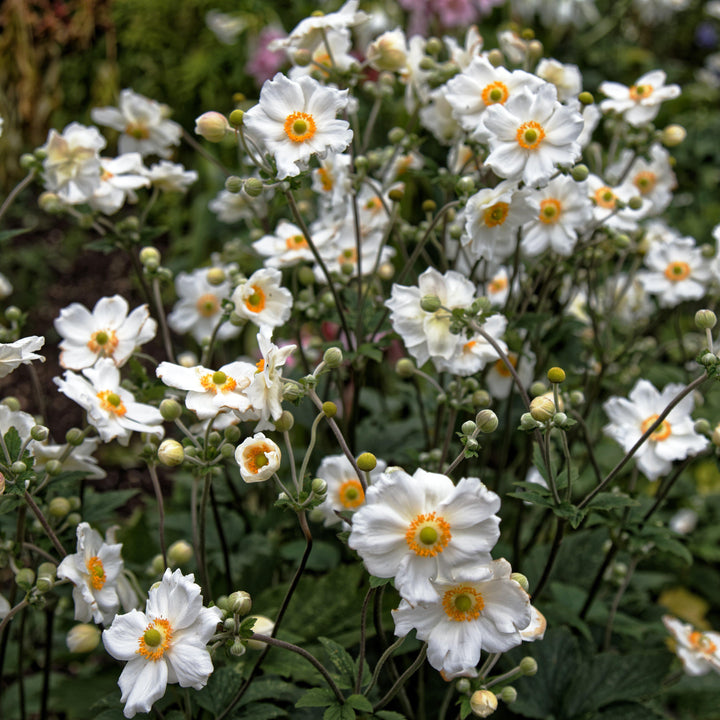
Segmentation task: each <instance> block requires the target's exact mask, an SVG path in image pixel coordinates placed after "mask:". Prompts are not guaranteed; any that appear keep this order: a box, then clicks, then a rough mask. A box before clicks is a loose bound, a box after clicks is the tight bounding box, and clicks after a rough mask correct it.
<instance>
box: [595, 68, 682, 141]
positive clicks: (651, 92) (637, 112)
mask: <svg viewBox="0 0 720 720" xmlns="http://www.w3.org/2000/svg"><path fill="white" fill-rule="evenodd" d="M665 77H666V75H665V73H664V72H663V71H662V70H652V71H651V72H649V73H645V74H644V75H643V76H642V77H640V78H638V80H637V81H636V82H635V84H634V85H631V86H630V87H627V86H625V85H621V84H620V83H617V82H607V81H606V82H603V83H600V92H601V93H603V94H604V95H607V96H608V99H607V100H603V101H602V102H601V103H600V109H601V110H602V111H603V112H604V113H606V112H608V111H611V110H612V111H614V112H616V113H619V114H621V115H622V116H623V117H624V118H625V120H626V121H627V122H628V123H629V124H630V125H632V126H633V127H642V126H643V125H646V124H647V123H649V122H652V121H653V120H654V119H655V117H656V116H657V114H658V112H659V111H660V103H662V102H663V101H665V100H671V99H672V98H676V97H678V96H679V95H680V86H679V85H665Z"/></svg>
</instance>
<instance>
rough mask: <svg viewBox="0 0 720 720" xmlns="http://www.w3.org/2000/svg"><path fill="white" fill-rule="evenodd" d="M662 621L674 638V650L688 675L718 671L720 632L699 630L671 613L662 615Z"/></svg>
mask: <svg viewBox="0 0 720 720" xmlns="http://www.w3.org/2000/svg"><path fill="white" fill-rule="evenodd" d="M662 620H663V623H664V624H665V627H666V628H667V629H668V631H669V632H670V634H671V635H672V636H673V638H674V639H675V652H676V653H677V656H678V657H679V658H680V660H682V664H683V668H684V670H685V672H686V673H687V674H688V675H705V674H707V673H709V672H710V670H714V671H715V672H716V673H720V633H717V632H712V631H706V632H700V631H699V630H696V629H695V628H694V627H693V626H692V625H690V624H688V623H684V622H681V621H680V620H678V619H677V618H674V617H672V616H671V615H663V619H662Z"/></svg>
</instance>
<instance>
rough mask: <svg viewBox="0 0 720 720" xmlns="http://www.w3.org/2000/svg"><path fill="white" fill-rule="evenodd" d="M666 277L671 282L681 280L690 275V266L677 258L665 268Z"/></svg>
mask: <svg viewBox="0 0 720 720" xmlns="http://www.w3.org/2000/svg"><path fill="white" fill-rule="evenodd" d="M665 277H666V278H667V279H668V280H669V281H670V282H680V280H687V279H688V278H689V277H690V266H689V265H688V264H687V263H686V262H682V261H681V260H676V261H675V262H671V263H670V264H669V265H668V266H667V267H666V268H665Z"/></svg>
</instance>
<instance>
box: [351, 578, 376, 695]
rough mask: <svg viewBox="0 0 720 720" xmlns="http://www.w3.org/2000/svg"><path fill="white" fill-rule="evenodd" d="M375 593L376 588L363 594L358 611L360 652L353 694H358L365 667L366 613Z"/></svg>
mask: <svg viewBox="0 0 720 720" xmlns="http://www.w3.org/2000/svg"><path fill="white" fill-rule="evenodd" d="M376 592H377V588H370V589H369V590H368V591H367V593H366V594H365V599H364V600H363V604H362V610H361V611H360V650H359V651H358V659H357V665H358V674H357V679H356V680H355V693H356V694H357V693H359V692H360V689H361V688H362V680H363V668H364V665H365V640H366V635H367V611H368V605H369V604H370V600H371V599H372V598H373V596H374V595H375V593H376Z"/></svg>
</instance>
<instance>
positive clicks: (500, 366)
mask: <svg viewBox="0 0 720 720" xmlns="http://www.w3.org/2000/svg"><path fill="white" fill-rule="evenodd" d="M508 360H509V361H510V364H511V365H512V366H513V367H514V368H517V364H518V356H517V355H516V354H515V353H508ZM494 367H495V370H496V371H497V374H498V375H500V377H505V378H509V377H511V376H512V374H511V372H510V371H509V370H508V369H507V365H506V364H505V363H504V362H503V361H502V360H496V361H495V366H494Z"/></svg>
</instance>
